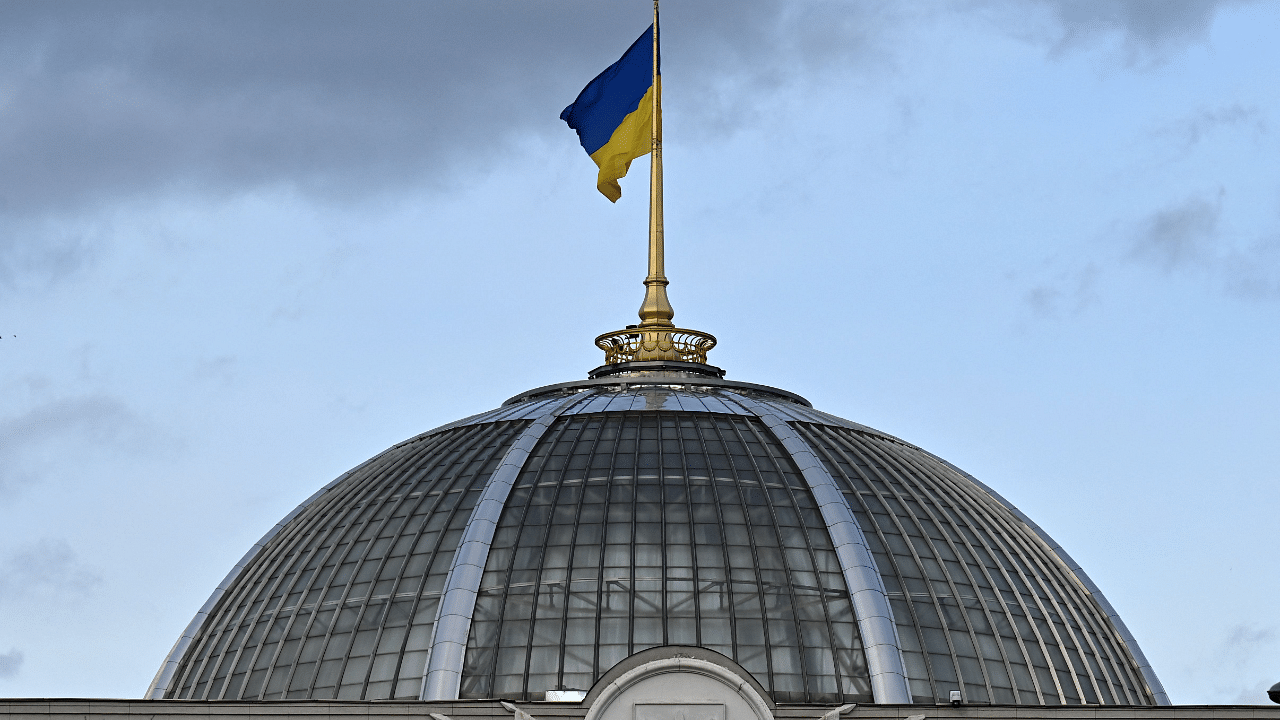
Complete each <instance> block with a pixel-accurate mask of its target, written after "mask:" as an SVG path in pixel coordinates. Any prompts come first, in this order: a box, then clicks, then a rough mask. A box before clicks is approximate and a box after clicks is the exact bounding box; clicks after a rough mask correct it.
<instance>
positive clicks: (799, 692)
mask: <svg viewBox="0 0 1280 720" xmlns="http://www.w3.org/2000/svg"><path fill="white" fill-rule="evenodd" d="M533 455H534V456H535V457H545V458H566V459H567V460H566V462H565V463H564V464H555V463H552V462H542V463H534V462H532V461H531V462H529V463H526V465H525V467H524V469H523V470H522V471H521V473H520V476H519V477H518V478H517V480H516V483H515V492H519V491H521V489H523V488H528V489H530V491H531V492H532V494H531V495H530V498H531V499H530V501H529V502H528V503H525V504H517V503H515V502H511V503H508V505H507V507H506V508H505V509H504V511H503V513H502V517H501V519H500V520H499V523H498V530H497V533H496V536H495V537H497V536H501V537H503V538H517V537H518V538H521V540H520V544H521V545H524V546H526V547H527V548H528V552H522V551H521V549H520V548H517V549H516V552H514V553H509V552H502V551H501V550H502V549H503V546H502V545H500V544H499V543H497V542H495V544H494V550H495V552H491V553H490V556H489V560H488V563H487V565H486V568H485V577H486V578H492V580H491V581H487V582H486V584H485V591H484V592H482V593H481V594H480V596H479V598H478V600H477V607H476V617H477V618H480V617H484V618H490V617H493V618H498V620H497V622H498V623H499V624H500V626H501V629H500V630H499V631H498V633H497V636H498V641H497V642H498V645H499V647H498V651H497V652H496V653H494V654H487V655H486V654H484V653H482V652H481V651H480V650H479V647H480V646H482V645H484V644H485V642H484V641H485V640H486V639H487V637H488V636H490V635H492V631H491V630H489V629H488V627H487V626H485V625H481V624H479V623H473V625H472V634H471V638H470V642H469V643H468V646H469V648H472V649H469V650H468V654H467V658H468V659H467V664H466V667H465V669H464V674H463V685H462V687H463V697H464V698H479V697H486V696H490V695H499V696H501V697H506V698H513V699H524V700H532V699H537V698H539V697H540V696H541V693H543V692H545V691H547V690H554V689H559V688H575V689H581V690H586V689H588V688H590V686H591V685H592V684H594V682H595V681H596V680H598V679H599V678H600V676H601V675H603V674H604V673H605V672H607V671H608V670H609V668H611V667H612V666H613V665H614V664H616V663H617V662H618V661H619V660H621V659H623V658H625V657H627V656H628V655H631V654H633V653H635V652H638V651H640V650H642V649H645V648H647V647H652V646H656V645H664V644H665V645H681V644H687V645H700V646H702V647H707V648H711V649H714V650H716V651H718V652H722V653H723V654H725V655H727V656H729V657H730V658H732V659H734V660H736V661H737V662H738V663H739V664H741V665H742V666H743V667H745V668H746V669H747V670H748V671H749V672H751V673H752V674H753V675H754V676H755V677H756V679H758V680H759V681H760V682H761V683H762V684H763V685H764V686H765V687H766V688H767V689H768V690H769V691H770V693H771V694H772V696H773V697H774V699H775V700H778V701H783V702H839V701H841V700H842V699H843V700H847V701H849V702H868V701H870V699H871V697H870V692H869V689H868V681H867V671H866V661H865V658H864V656H863V653H862V646H861V642H860V640H859V638H858V636H857V626H856V624H855V623H854V622H853V619H852V617H851V610H850V606H849V600H848V591H847V589H846V588H845V585H844V577H843V574H842V573H841V572H840V571H839V567H838V563H837V562H836V561H835V560H834V553H833V552H832V550H831V540H830V538H829V537H828V536H827V534H826V532H825V527H821V528H815V531H813V532H808V531H806V530H805V529H804V528H805V522H806V520H805V518H806V517H809V515H806V514H805V513H806V512H807V513H809V514H810V515H811V514H812V513H814V512H815V510H814V509H815V508H816V505H815V503H814V502H813V498H812V497H811V496H810V494H809V491H808V487H807V485H806V484H805V482H804V480H803V478H802V477H801V476H800V475H799V473H798V472H797V471H796V470H795V468H794V466H793V465H792V463H791V460H790V457H789V456H788V455H786V454H785V451H784V450H783V449H782V448H781V446H780V444H779V443H777V442H776V440H774V439H773V437H772V436H771V435H769V434H768V432H767V430H766V429H765V428H764V427H763V425H762V424H761V423H760V422H759V421H758V420H755V419H753V418H747V417H735V418H723V417H715V416H709V415H705V414H704V415H692V414H685V413H668V412H633V413H630V412H629V413H609V414H604V415H575V416H569V417H563V418H560V419H559V420H557V421H556V423H555V424H554V425H553V426H552V428H551V429H550V430H549V431H548V432H547V434H546V435H545V436H544V438H543V440H542V441H541V442H540V443H539V445H538V447H537V448H535V450H534V453H533ZM574 458H583V459H582V460H581V461H576V460H574ZM602 458H607V462H601V459H602ZM575 467H582V468H587V467H590V468H591V471H590V472H591V474H592V476H593V477H599V478H600V479H601V481H607V485H604V484H602V485H601V486H600V488H599V490H592V489H590V488H588V489H587V490H586V491H583V489H582V485H581V478H582V477H583V476H582V474H581V473H576V472H575V471H574V468H575ZM631 468H639V469H640V471H639V477H633V476H632V470H631ZM708 469H709V470H708ZM708 471H709V472H710V473H713V474H714V477H715V480H714V481H713V480H712V479H711V476H709V475H708ZM633 483H634V484H633ZM539 507H542V508H545V509H543V510H538V509H536V508H539ZM548 519H549V520H548ZM548 522H550V523H552V526H553V527H554V533H556V535H555V537H552V533H545V532H542V530H541V528H542V527H543V526H545V525H546V524H547V523H548ZM819 524H820V523H819ZM819 530H820V531H819ZM526 537H527V538H529V540H528V541H527V543H526V541H525V540H524V538H526ZM507 542H510V541H507ZM566 567H568V568H569V572H568V574H565V568H566ZM818 568H822V569H823V570H825V571H826V574H824V575H823V577H822V579H821V580H819V577H818V575H817V572H816V570H817V569H818ZM517 578H519V581H520V582H521V583H528V584H529V585H530V586H536V587H538V588H542V589H540V590H539V598H540V599H539V602H538V606H537V612H536V613H535V615H534V616H531V615H530V614H529V613H528V612H526V611H525V610H523V609H522V605H521V604H520V602H519V601H518V600H517V598H518V597H521V595H522V593H521V592H519V591H518V587H517V585H518V583H517ZM565 579H572V580H574V581H575V582H574V583H573V588H572V590H571V591H570V593H569V596H568V601H567V602H566V601H564V599H563V598H564V597H565V596H564V595H563V590H561V589H557V590H556V591H555V592H554V593H553V592H552V591H551V590H549V589H548V588H550V587H552V586H554V587H556V588H562V587H563V583H564V581H565ZM579 582H583V583H584V584H583V585H582V587H581V589H579V588H578V583H579ZM796 586H799V587H796ZM556 593H559V594H556ZM797 593H799V594H797ZM543 597H547V598H552V597H555V598H561V600H560V601H559V602H547V603H546V604H544V603H543V601H542V600H541V598H543ZM832 604H834V605H835V608H836V610H835V612H836V613H837V615H838V622H839V624H838V625H835V624H833V618H832V617H830V615H831V613H832V612H833V611H832V610H831V606H832ZM486 622H487V621H486ZM515 628H521V630H519V631H516V630H515ZM837 628H838V632H839V635H840V637H839V639H838V640H837V639H835V636H836V632H837ZM509 629H511V630H510V632H509ZM551 630H554V631H555V632H551ZM482 633H484V634H485V637H482V636H481V634H482ZM597 639H598V645H593V643H594V642H596V640H597ZM526 647H527V648H528V649H529V651H530V652H532V653H533V655H531V656H529V657H528V670H529V671H528V672H525V670H524V669H523V668H517V666H516V661H515V660H514V659H513V660H512V661H505V660H504V658H505V657H506V654H507V653H515V654H518V657H519V658H520V659H521V660H523V659H524V658H525V655H524V649H525V648H526ZM512 657H513V658H514V657H515V655H513V656H512ZM504 662H509V664H508V665H506V666H504ZM521 672H525V675H526V677H525V678H521V680H527V682H524V684H523V686H520V687H517V684H516V682H515V680H513V679H504V678H508V676H510V677H514V676H515V675H516V674H518V673H521Z"/></svg>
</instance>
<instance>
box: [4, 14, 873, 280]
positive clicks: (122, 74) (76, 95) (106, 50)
mask: <svg viewBox="0 0 1280 720" xmlns="http://www.w3.org/2000/svg"><path fill="white" fill-rule="evenodd" d="M888 7H892V6H890V5H889V4H887V3H839V2H791V1H789V0H753V1H752V2H747V3H739V4H734V5H733V6H731V8H728V9H727V6H725V5H723V4H719V3H715V4H712V3H682V4H679V5H674V6H673V7H671V8H670V9H669V10H668V11H664V28H665V32H664V38H663V40H664V60H665V61H666V63H667V66H668V67H669V68H672V67H678V68H679V71H678V72H671V73H669V77H670V79H669V82H668V84H667V88H666V89H667V92H668V96H669V97H670V98H671V99H672V102H673V103H678V104H679V105H680V106H681V107H682V113H683V114H684V116H685V117H696V118H698V121H697V122H696V123H691V125H694V126H696V127H697V128H698V129H697V130H696V131H695V132H696V133H697V134H698V136H699V137H698V139H700V140H705V139H706V138H707V136H714V135H717V134H724V133H730V132H733V131H734V130H736V128H737V127H738V126H739V124H740V123H742V122H743V117H744V116H748V117H749V115H750V109H751V108H750V103H753V102H759V101H761V99H762V98H761V96H762V94H763V93H767V91H768V90H769V89H770V88H776V87H780V86H782V85H785V84H786V83H788V82H792V81H794V79H795V76H797V75H799V76H803V75H804V72H803V71H805V70H807V71H810V72H813V71H817V70H820V69H821V68H826V67H831V66H833V65H837V64H849V63H857V62H860V61H862V60H865V59H866V58H867V57H869V55H870V51H869V50H868V48H869V46H870V40H869V38H870V37H872V36H873V35H875V32H874V28H875V27H876V26H878V25H879V24H881V23H884V22H887V21H888V20H886V17H887V16H886V13H887V12H889V11H888V10H886V9H885V8H888ZM649 20H650V17H649V15H648V12H647V10H646V8H645V5H644V4H643V3H638V4H636V5H635V6H634V7H633V8H630V9H623V8H621V7H620V6H618V5H617V4H615V3H600V2H590V1H589V0H522V1H520V2H516V1H514V0H509V1H506V2H487V3H475V2H470V1H466V0H449V1H440V2H431V3H424V2H415V1H412V0H370V1H369V2H361V3H339V2H327V3H316V2H309V1H306V0H279V1H277V2H271V3H262V2H256V1H252V0H221V1H218V0H215V1H213V2H204V3H173V2H164V1H162V0H132V1H131V0H121V1H120V2H113V3H109V4H103V3H100V2H92V1H88V0H85V1H81V2H60V3H46V2H38V1H36V0H27V1H26V2H21V1H20V2H10V3H6V4H3V5H0V88H4V92H3V93H2V94H0V167H3V168H4V172H3V173H0V289H4V288H8V289H23V288H26V287H30V286H41V285H47V284H49V283H52V282H56V281H57V280H59V279H60V278H63V277H66V276H68V275H71V274H73V273H75V272H77V271H79V270H81V269H83V268H85V267H89V266H91V265H92V263H93V260H94V253H93V250H94V248H95V247H96V246H98V245H99V244H100V243H101V241H102V239H103V238H102V237H98V236H94V235H93V234H92V233H86V231H84V230H83V229H80V230H76V229H74V228H75V227H76V225H75V223H70V226H71V227H72V228H73V229H72V230H67V231H61V230H51V229H49V227H47V225H49V224H50V222H51V221H50V218H54V219H55V220H56V219H66V218H70V219H72V220H75V219H81V218H83V217H92V216H93V211H94V210H95V209H99V208H103V207H107V206H110V205H111V204H113V203H118V202H120V201H127V200H134V199H141V200H143V201H145V200H147V199H149V198H153V197H156V196H160V195H175V194H176V195H182V194H191V195H198V196H201V197H208V198H214V199H216V198H219V197H225V196H234V195H236V194H239V193H243V192H246V191H252V190H254V189H257V188H263V187H288V188H291V189H296V190H298V191H301V192H303V193H305V194H307V195H309V196H312V197H317V198H320V199H321V200H323V201H324V202H330V203H333V202H338V203H342V202H358V201H360V200H362V199H365V198H368V197H371V196H374V195H377V194H380V193H384V192H387V191H396V190H400V189H403V188H409V187H414V188H419V187H427V188H435V189H442V188H443V189H447V188H449V187H453V186H455V185H456V184H457V183H459V182H466V178H468V177H473V176H474V174H476V173H484V172H487V171H488V170H489V169H490V168H493V167H497V166H500V165H501V164H502V163H503V158H504V157H505V156H507V155H510V154H512V153H517V152H519V151H520V150H519V143H520V141H521V140H522V139H523V138H527V137H529V136H531V135H533V136H536V135H547V136H554V137H555V141H556V142H559V143H563V144H565V145H566V146H568V147H573V146H575V144H576V143H575V140H574V138H573V136H572V133H571V132H570V131H569V130H568V129H567V128H565V127H564V126H563V123H561V122H560V120H559V119H558V117H559V113H560V110H561V109H562V108H563V107H564V106H565V105H567V104H568V103H569V102H571V101H572V100H573V98H574V97H575V96H576V95H577V92H578V91H579V90H580V89H581V88H582V86H583V85H584V84H586V82H587V81H589V80H590V79H591V78H592V77H593V76H594V75H595V74H596V73H598V72H600V71H601V70H603V69H604V67H605V66H606V65H608V63H610V62H612V61H613V60H615V59H616V58H617V56H618V55H619V53H620V52H621V51H622V49H623V48H625V47H626V46H627V45H628V44H629V43H630V42H631V41H632V40H634V39H635V37H636V36H637V35H639V33H640V32H641V31H642V30H643V28H644V27H645V26H646V25H647V24H648V22H649ZM783 68H786V69H787V70H786V71H784V70H783ZM753 91H754V92H753ZM86 222H87V223H88V225H89V227H92V222H91V221H86ZM53 224H57V223H56V222H54V223H53ZM82 224H84V223H82Z"/></svg>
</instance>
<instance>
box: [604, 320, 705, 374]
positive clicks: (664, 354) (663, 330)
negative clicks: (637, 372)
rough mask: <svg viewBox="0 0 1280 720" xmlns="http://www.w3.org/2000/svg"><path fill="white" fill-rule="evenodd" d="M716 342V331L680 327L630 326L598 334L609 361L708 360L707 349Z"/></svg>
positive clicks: (607, 361)
mask: <svg viewBox="0 0 1280 720" xmlns="http://www.w3.org/2000/svg"><path fill="white" fill-rule="evenodd" d="M715 346H716V338H715V336H714V335H711V334H709V333H704V332H701V331H699V330H686V329H684V328H677V327H647V328H646V327H631V328H627V329H626V330H615V331H613V332H607V333H605V334H603V335H601V336H600V337H598V338H596V347H598V348H600V349H601V350H603V351H604V362H605V364H606V365H613V364H614V363H623V362H636V361H645V360H681V361H684V362H693V363H702V364H704V365H705V364H706V362H707V351H708V350H710V349H711V348H713V347H715Z"/></svg>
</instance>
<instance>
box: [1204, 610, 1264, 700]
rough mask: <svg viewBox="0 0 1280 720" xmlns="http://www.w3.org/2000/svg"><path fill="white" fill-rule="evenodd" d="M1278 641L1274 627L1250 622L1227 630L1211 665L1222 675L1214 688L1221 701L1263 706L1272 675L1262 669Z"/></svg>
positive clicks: (1213, 669)
mask: <svg viewBox="0 0 1280 720" xmlns="http://www.w3.org/2000/svg"><path fill="white" fill-rule="evenodd" d="M1277 640H1280V634H1277V632H1276V628H1275V627H1268V626H1260V625H1256V624H1253V623H1240V624H1237V625H1235V626H1233V627H1231V628H1230V629H1229V630H1228V631H1227V633H1226V635H1225V636H1224V637H1223V639H1222V640H1221V641H1220V642H1219V643H1218V646H1217V648H1216V652H1215V653H1214V654H1215V659H1214V662H1213V663H1211V664H1210V667H1211V668H1212V671H1213V672H1215V673H1216V674H1221V675H1223V676H1225V677H1223V678H1222V681H1221V684H1220V685H1219V686H1218V688H1217V689H1216V690H1215V693H1216V694H1217V695H1218V696H1219V697H1221V698H1222V701H1223V702H1228V703H1238V704H1242V705H1262V704H1264V703H1265V702H1266V701H1267V689H1268V688H1269V687H1271V685H1272V684H1273V683H1274V682H1275V678H1274V677H1269V676H1267V675H1265V674H1264V673H1265V672H1267V671H1266V670H1264V668H1267V667H1268V666H1270V664H1271V663H1270V662H1268V660H1269V659H1270V657H1273V656H1274V653H1275V649H1276V644H1277ZM1259 671H1262V672H1259ZM1260 675H1261V677H1259V676H1260ZM1250 676H1252V677H1253V679H1249V677H1250ZM1242 681H1243V682H1242Z"/></svg>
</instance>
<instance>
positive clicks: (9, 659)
mask: <svg viewBox="0 0 1280 720" xmlns="http://www.w3.org/2000/svg"><path fill="white" fill-rule="evenodd" d="M21 669H22V652H21V651H20V650H17V649H11V650H9V652H7V653H0V679H3V678H11V677H14V676H16V675H17V674H18V671H19V670H21Z"/></svg>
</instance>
